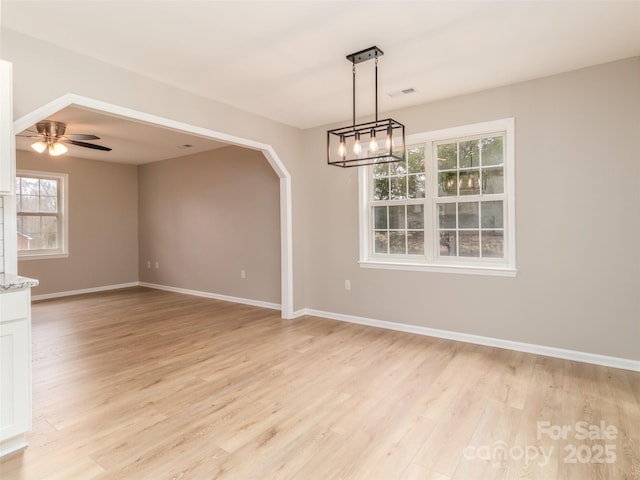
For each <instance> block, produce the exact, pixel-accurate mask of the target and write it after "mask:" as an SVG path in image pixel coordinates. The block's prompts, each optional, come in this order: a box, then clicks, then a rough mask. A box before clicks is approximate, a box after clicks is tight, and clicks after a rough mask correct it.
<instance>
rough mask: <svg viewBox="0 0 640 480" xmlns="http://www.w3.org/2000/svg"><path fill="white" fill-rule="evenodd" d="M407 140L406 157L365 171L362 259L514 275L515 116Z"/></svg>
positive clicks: (385, 264)
mask: <svg viewBox="0 0 640 480" xmlns="http://www.w3.org/2000/svg"><path fill="white" fill-rule="evenodd" d="M406 143H407V158H406V160H405V161H404V162H399V163H392V164H381V165H375V166H371V167H368V168H363V169H361V171H360V188H361V191H360V263H361V265H362V266H364V267H373V268H376V267H379V268H399V269H411V270H426V271H457V272H462V273H485V274H497V275H512V274H514V273H515V208H514V204H515V202H514V200H515V195H514V120H513V119H504V120H497V121H492V122H485V123H479V124H473V125H466V126H463V127H457V128H450V129H446V130H439V131H436V132H427V133H424V134H418V135H412V136H408V137H407V141H406Z"/></svg>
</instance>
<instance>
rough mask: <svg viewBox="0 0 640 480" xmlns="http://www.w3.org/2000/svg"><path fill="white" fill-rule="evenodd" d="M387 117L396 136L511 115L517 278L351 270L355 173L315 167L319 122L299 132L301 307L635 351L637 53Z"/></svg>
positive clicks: (639, 160) (639, 188)
mask: <svg viewBox="0 0 640 480" xmlns="http://www.w3.org/2000/svg"><path fill="white" fill-rule="evenodd" d="M391 116H392V117H393V118H396V119H397V120H399V121H401V122H403V123H405V124H406V125H407V126H408V127H407V128H408V131H407V134H409V133H417V132H421V131H429V130H436V129H441V128H447V127H453V126H458V125H465V124H470V123H475V122H481V121H487V120H493V119H498V118H505V117H515V122H516V160H515V161H516V215H517V221H516V227H517V228H516V240H517V262H518V274H517V277H516V278H496V277H486V276H465V275H461V274H442V273H423V272H406V271H389V270H371V269H362V268H359V266H358V264H357V263H356V261H357V259H358V226H357V225H358V211H357V184H358V181H357V172H355V171H354V169H347V170H341V169H337V168H328V167H327V166H326V165H324V161H325V156H326V153H325V138H324V136H323V133H324V131H325V128H319V129H314V130H311V131H307V132H305V138H306V142H305V143H306V144H307V145H308V148H307V150H308V152H309V155H310V158H309V161H308V168H307V171H306V172H305V173H306V175H305V179H306V183H305V186H306V191H307V202H306V204H305V207H306V211H307V216H306V217H307V218H308V219H309V220H310V221H307V222H306V224H305V230H306V238H307V242H306V256H305V261H306V265H305V274H306V275H305V282H306V291H307V296H306V303H307V306H308V307H309V308H313V309H318V310H323V311H328V312H336V313H343V314H350V315H356V316H362V317H367V318H372V319H378V320H386V321H391V322H401V323H407V324H411V325H419V326H424V327H431V328H437V329H443V330H452V331H456V332H464V333H469V334H475V335H482V336H488V337H495V338H500V339H507V340H512V341H521V342H527V343H534V344H541V345H547V346H554V347H560V348H566V349H573V350H579V351H586V352H592V353H598V354H604V355H612V356H619V357H624V358H630V359H640V348H638V340H639V339H640V321H639V319H640V301H639V298H640V296H639V295H638V293H639V292H640V253H639V252H640V249H638V238H640V215H638V212H637V209H638V205H640V182H639V180H640V157H639V154H638V148H637V143H638V139H639V138H640V58H633V59H628V60H624V61H619V62H615V63H610V64H606V65H601V66H597V67H593V68H588V69H584V70H580V71H575V72H571V73H567V74H563V75H557V76H553V77H548V78H543V79H539V80H534V81H530V82H526V83H521V84H517V85H512V86H508V87H504V88H498V89H493V90H489V91H485V92H480V93H477V94H473V95H467V96H463V97H459V98H453V99H450V100H446V101H441V102H437V103H431V104H428V105H422V106H420V107H415V108H411V109H405V110H402V111H399V112H393V113H392V115H391ZM319 199H323V200H322V201H320V200H319ZM311 219H312V221H311ZM345 279H349V280H351V290H350V291H346V290H344V280H345Z"/></svg>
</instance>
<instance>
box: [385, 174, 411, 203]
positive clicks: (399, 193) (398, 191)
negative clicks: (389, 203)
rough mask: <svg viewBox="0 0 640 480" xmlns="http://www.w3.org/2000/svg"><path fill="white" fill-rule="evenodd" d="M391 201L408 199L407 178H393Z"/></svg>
mask: <svg viewBox="0 0 640 480" xmlns="http://www.w3.org/2000/svg"><path fill="white" fill-rule="evenodd" d="M389 198H390V200H401V199H405V198H407V177H391V192H390V195H389Z"/></svg>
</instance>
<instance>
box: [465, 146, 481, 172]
mask: <svg viewBox="0 0 640 480" xmlns="http://www.w3.org/2000/svg"><path fill="white" fill-rule="evenodd" d="M479 166H480V150H479V148H478V140H471V141H469V142H460V168H469V167H479Z"/></svg>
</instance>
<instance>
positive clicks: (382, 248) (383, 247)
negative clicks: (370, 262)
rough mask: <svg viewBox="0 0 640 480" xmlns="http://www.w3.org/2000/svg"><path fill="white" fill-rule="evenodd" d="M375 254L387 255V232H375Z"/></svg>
mask: <svg viewBox="0 0 640 480" xmlns="http://www.w3.org/2000/svg"><path fill="white" fill-rule="evenodd" d="M374 236H375V240H374V244H375V253H388V251H389V234H388V233H387V232H375V233H374Z"/></svg>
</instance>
